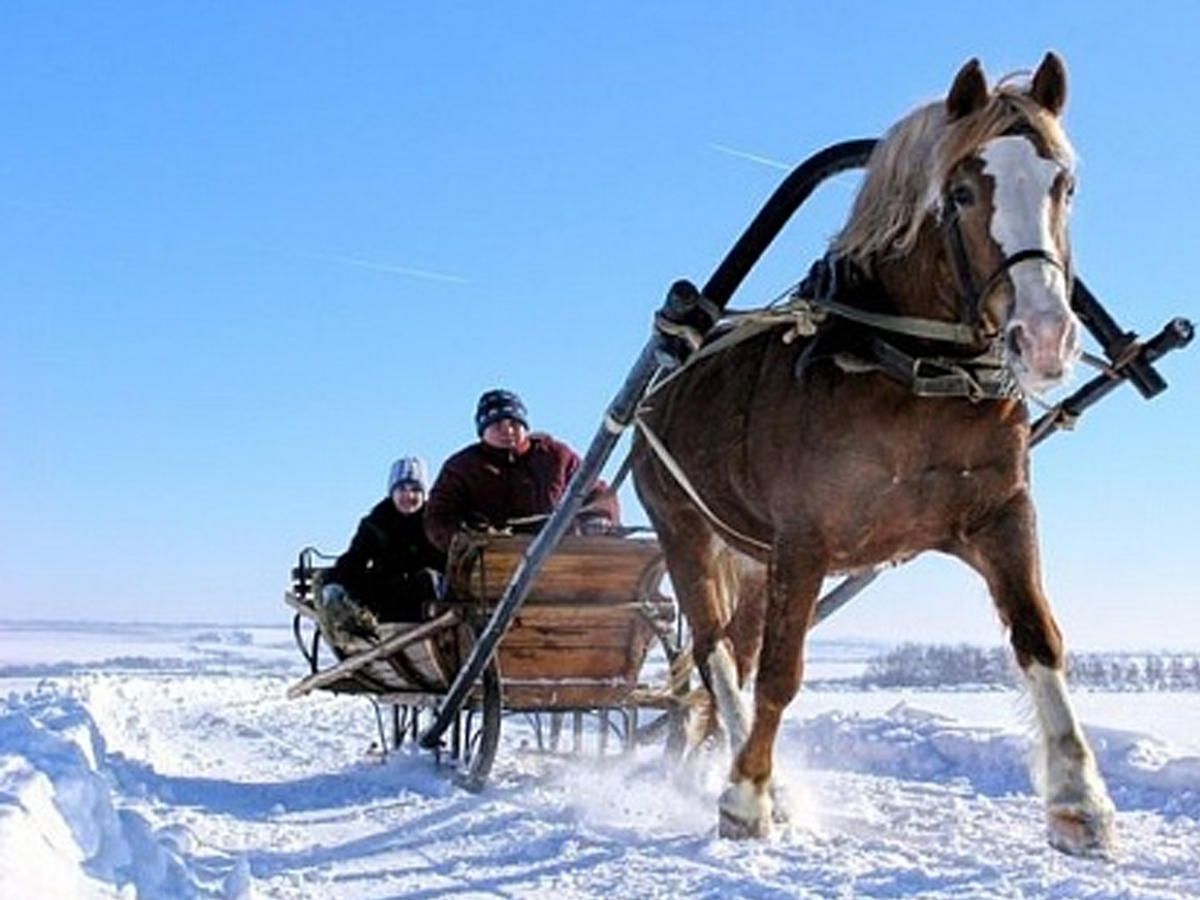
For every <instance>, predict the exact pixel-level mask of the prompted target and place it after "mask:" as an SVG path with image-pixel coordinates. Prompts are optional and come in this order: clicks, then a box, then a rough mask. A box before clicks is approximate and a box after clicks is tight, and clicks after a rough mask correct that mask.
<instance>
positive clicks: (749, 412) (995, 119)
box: [633, 52, 1114, 856]
mask: <svg viewBox="0 0 1200 900" xmlns="http://www.w3.org/2000/svg"><path fill="white" fill-rule="evenodd" d="M1066 93H1067V76H1066V70H1065V67H1064V65H1063V62H1062V60H1061V59H1060V58H1059V57H1058V56H1057V55H1056V54H1055V53H1053V52H1050V53H1047V54H1046V56H1045V58H1044V59H1043V60H1042V61H1041V63H1040V65H1039V66H1038V68H1037V69H1036V71H1035V72H1034V73H1033V74H1032V76H1026V77H1020V78H1016V77H1011V78H1006V79H1002V80H1001V81H1000V82H999V83H997V84H996V85H994V86H991V87H989V85H988V82H987V79H986V77H985V75H984V72H983V69H982V67H981V65H980V63H979V61H978V60H976V59H972V60H970V61H969V62H967V63H966V64H965V65H963V67H962V68H961V69H960V70H959V72H958V73H957V75H956V76H955V78H954V80H953V82H952V84H951V86H950V90H949V92H948V94H947V95H946V96H945V98H944V99H939V100H938V101H936V102H933V103H930V104H927V105H924V106H921V107H919V108H917V109H915V110H913V111H912V112H910V113H909V114H908V115H907V116H905V117H904V118H902V119H900V120H899V121H897V122H896V123H895V124H894V125H893V126H892V127H891V128H890V129H889V130H888V131H887V133H886V134H885V135H884V137H883V138H882V139H881V140H880V141H879V142H878V144H877V145H876V147H875V149H874V150H873V151H872V154H871V156H870V158H869V160H868V162H867V166H866V170H865V174H864V177H863V180H862V183H861V186H860V188H859V190H858V192H857V194H856V196H855V199H854V201H853V204H852V206H851V210H850V214H849V217H848V219H847V221H846V223H845V225H844V227H843V228H842V229H841V231H840V232H838V233H837V235H836V236H835V237H834V238H833V239H832V241H831V244H830V247H829V253H828V254H827V256H826V258H825V261H824V262H825V266H824V269H822V270H820V273H818V274H821V273H823V277H822V278H817V279H814V278H813V277H811V276H810V278H809V279H806V281H805V282H804V283H802V285H801V287H800V289H799V291H798V292H797V293H798V294H801V295H805V294H806V295H808V296H810V297H812V298H815V299H813V300H812V302H810V303H809V304H808V306H807V307H805V308H806V309H808V311H809V312H813V311H814V310H815V311H816V312H817V313H820V314H819V315H812V316H809V317H808V318H809V328H808V329H807V332H806V331H805V330H804V329H801V328H799V326H798V325H797V327H796V328H789V327H783V326H779V327H775V326H771V327H760V328H757V329H749V330H748V331H747V335H746V336H745V337H744V338H738V332H739V328H738V327H734V328H733V329H732V331H731V332H726V333H724V334H723V335H722V337H721V338H720V340H721V341H723V342H725V343H726V346H724V347H723V348H722V349H721V350H720V352H711V353H707V354H706V353H703V352H697V353H695V354H693V358H691V359H689V360H688V361H687V362H686V363H685V364H684V365H683V366H682V367H680V368H677V369H675V370H674V371H673V372H672V373H671V374H670V375H669V376H668V377H666V378H663V379H661V382H660V383H659V384H657V385H653V386H652V388H651V391H650V392H649V393H648V395H647V397H646V398H645V399H644V400H643V403H642V408H641V409H640V411H639V413H638V418H637V424H638V426H639V427H638V430H637V433H636V435H635V443H634V457H633V459H634V462H633V475H634V483H635V487H636V491H637V494H638V497H639V499H640V500H641V502H642V505H643V507H644V508H645V510H646V512H647V515H648V517H649V519H650V521H651V524H652V525H653V527H654V529H655V530H656V532H657V534H658V536H659V540H660V542H661V545H662V548H663V551H664V554H665V556H666V563H667V570H668V573H669V576H670V579H671V582H672V583H673V585H674V589H675V592H676V595H677V598H678V602H679V604H680V607H681V609H682V611H683V614H684V615H685V616H686V619H687V622H688V624H689V626H690V629H691V633H692V640H693V655H694V658H695V660H696V661H697V664H698V667H699V668H700V671H701V675H702V678H703V680H704V683H705V686H706V687H707V689H708V691H709V693H710V695H711V698H712V701H713V703H714V705H715V707H716V710H717V712H718V715H719V716H720V718H721V720H722V721H723V722H724V724H725V726H726V730H727V733H728V736H729V739H730V742H731V745H732V749H733V751H734V756H733V762H732V766H731V770H730V772H729V775H728V780H727V782H726V785H725V787H724V789H723V791H722V792H721V794H720V797H719V799H718V803H717V805H718V831H719V834H720V835H722V836H726V837H734V838H745V837H761V836H764V835H766V834H768V833H769V832H770V830H771V828H772V825H773V823H776V822H778V821H786V818H785V812H786V811H785V810H784V809H783V808H782V806H783V804H781V803H780V802H779V800H778V797H777V793H778V791H779V790H781V787H777V786H776V784H775V783H774V781H773V779H772V772H773V763H774V759H773V757H774V742H775V738H776V735H777V732H778V729H779V724H780V718H781V715H782V713H783V712H784V709H785V708H786V707H787V706H788V704H789V703H790V702H791V701H792V699H793V698H794V696H795V695H796V693H797V691H798V690H799V687H800V684H801V681H802V678H803V670H804V660H803V651H804V642H805V637H806V635H807V633H808V631H809V628H810V627H811V625H812V621H813V613H814V609H815V606H816V601H817V599H818V594H819V591H820V588H821V584H822V580H823V579H824V578H825V577H826V576H828V575H831V574H836V573H853V572H858V571H863V570H868V569H871V568H874V567H878V566H880V565H885V564H889V563H894V562H897V561H903V560H907V559H909V558H911V557H913V556H915V555H917V554H919V553H922V552H925V551H930V550H933V551H939V552H942V553H945V554H949V555H951V556H954V557H957V558H958V559H960V560H961V561H963V562H965V563H966V564H967V565H968V566H970V567H971V568H972V569H974V570H975V571H976V572H978V573H979V574H980V575H981V576H982V577H983V579H984V581H985V582H986V584H987V587H988V589H989V592H990V594H991V597H992V599H993V602H994V604H995V607H996V609H997V611H998V613H999V617H1000V619H1001V622H1002V624H1003V625H1004V626H1005V628H1006V630H1007V632H1008V635H1009V640H1010V643H1011V646H1012V649H1013V651H1014V653H1015V656H1016V661H1017V663H1018V665H1019V668H1020V671H1021V673H1022V676H1023V680H1024V682H1025V683H1026V685H1027V687H1028V692H1029V695H1030V697H1031V699H1032V706H1033V708H1034V710H1035V716H1034V720H1035V735H1034V740H1035V746H1034V763H1035V766H1034V775H1035V784H1037V786H1038V788H1039V790H1040V791H1041V793H1042V795H1043V801H1044V807H1045V811H1046V822H1047V829H1048V838H1049V842H1050V843H1051V845H1052V846H1054V847H1055V848H1057V849H1059V850H1062V851H1064V852H1067V853H1070V854H1074V855H1084V856H1105V855H1108V853H1109V851H1110V848H1111V846H1112V841H1113V818H1114V807H1113V804H1112V801H1111V800H1110V799H1109V796H1108V792H1107V789H1106V787H1105V784H1104V782H1103V780H1102V778H1101V776H1100V773H1099V770H1098V768H1097V766H1096V762H1095V756H1094V754H1093V752H1092V750H1091V748H1090V747H1089V746H1088V744H1087V741H1086V739H1085V738H1084V736H1083V733H1082V731H1081V728H1080V724H1079V721H1078V719H1077V717H1076V714H1075V712H1074V710H1073V708H1072V705H1071V702H1070V699H1069V697H1068V693H1067V687H1066V681H1065V670H1064V650H1063V639H1062V635H1061V633H1060V630H1059V627H1058V625H1057V623H1056V621H1055V619H1054V616H1053V613H1052V611H1051V608H1050V603H1049V600H1048V599H1047V596H1046V593H1045V591H1044V589H1043V586H1042V576H1041V572H1040V561H1039V547H1038V540H1037V532H1036V524H1035V509H1034V504H1033V501H1032V499H1031V493H1030V482H1029V461H1028V456H1029V449H1030V426H1029V417H1028V412H1027V409H1026V405H1025V397H1026V396H1028V395H1030V394H1033V395H1036V394H1039V393H1041V392H1044V391H1046V390H1047V389H1049V388H1052V387H1054V386H1056V385H1058V384H1060V383H1062V382H1063V381H1064V380H1065V379H1066V378H1067V376H1068V373H1069V370H1070V367H1071V364H1072V363H1073V362H1074V361H1075V359H1076V358H1077V357H1078V355H1079V353H1080V344H1079V321H1078V320H1077V319H1076V317H1075V315H1074V314H1073V312H1072V310H1071V307H1070V303H1069V298H1070V296H1071V289H1072V284H1073V281H1072V266H1071V255H1070V247H1069V241H1068V228H1067V226H1068V218H1069V213H1070V204H1071V195H1072V193H1073V189H1074V179H1075V175H1074V152H1073V150H1072V147H1071V144H1070V142H1069V140H1068V137H1067V135H1066V132H1065V130H1064V126H1063V123H1062V110H1063V107H1064V105H1065V102H1066ZM814 272H817V267H814ZM833 276H840V277H833ZM833 282H836V283H837V285H838V287H837V289H836V290H835V289H830V288H829V283H833ZM822 283H824V284H825V287H823V288H822V287H821V284H822ZM799 318H801V317H798V319H797V321H798V320H799ZM798 332H799V333H800V335H801V336H800V338H799V340H797V339H796V337H797V333H798ZM809 332H811V333H809ZM897 360H899V361H900V363H899V364H897V362H896V361H897ZM920 371H935V372H937V373H940V380H939V378H936V377H935V378H931V379H928V380H926V381H922V380H920V379H918V378H916V377H915V376H914V375H913V373H914V372H920ZM906 374H907V377H906ZM952 388H955V389H952ZM957 388H961V390H959V389H957ZM739 585H740V587H739ZM739 593H741V594H742V595H749V596H751V597H758V598H759V599H758V600H757V601H756V602H753V603H750V604H748V606H747V607H744V608H739V606H738V595H739ZM747 610H749V611H747ZM750 620H753V621H752V622H751V621H750ZM755 667H756V668H757V676H756V679H755V682H754V691H753V709H752V715H751V711H750V710H748V709H746V708H744V704H743V699H742V696H741V693H740V687H741V685H742V683H743V682H744V681H745V679H746V677H747V676H748V675H749V674H751V670H752V669H753V668H755Z"/></svg>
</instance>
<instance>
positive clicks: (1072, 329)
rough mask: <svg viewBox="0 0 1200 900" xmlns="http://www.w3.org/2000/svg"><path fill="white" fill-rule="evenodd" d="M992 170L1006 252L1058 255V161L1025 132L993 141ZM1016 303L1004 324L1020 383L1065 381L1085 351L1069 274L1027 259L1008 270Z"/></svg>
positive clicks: (1035, 388) (988, 160)
mask: <svg viewBox="0 0 1200 900" xmlns="http://www.w3.org/2000/svg"><path fill="white" fill-rule="evenodd" d="M980 157H981V158H982V159H983V163H984V166H983V171H984V173H985V174H986V175H989V176H991V178H992V180H993V183H994V188H993V200H992V202H993V208H994V211H993V213H992V222H991V234H992V239H993V240H995V241H996V243H997V245H999V247H1000V250H1001V252H1002V253H1003V254H1004V256H1005V257H1010V256H1012V255H1013V254H1014V253H1019V252H1020V251H1022V250H1045V251H1046V252H1047V253H1049V254H1051V255H1052V256H1053V257H1054V258H1055V259H1062V258H1063V255H1064V254H1063V249H1065V248H1059V247H1058V246H1056V245H1055V242H1054V235H1053V231H1052V228H1051V215H1050V214H1051V204H1052V203H1053V196H1052V194H1051V190H1052V189H1053V187H1054V182H1055V179H1057V178H1058V176H1059V175H1060V174H1061V172H1062V166H1061V164H1060V163H1059V162H1057V161H1055V160H1052V159H1046V158H1044V157H1042V156H1040V155H1039V154H1038V152H1037V149H1036V148H1035V147H1034V145H1033V143H1032V142H1031V141H1030V140H1029V139H1028V138H1026V137H1022V136H1019V135H1004V136H1001V137H998V138H995V139H993V140H991V141H989V142H988V143H987V144H986V145H984V147H983V149H982V150H981V151H980ZM1008 277H1009V278H1010V279H1011V280H1012V283H1013V298H1014V299H1013V309H1012V311H1011V313H1010V314H1009V318H1008V322H1007V324H1006V325H1005V333H1006V337H1007V338H1008V340H1007V342H1006V344H1007V346H1008V348H1009V356H1010V365H1011V367H1012V369H1013V373H1014V374H1015V375H1016V377H1017V380H1018V381H1019V382H1020V384H1021V386H1022V387H1023V388H1024V389H1025V390H1027V391H1030V392H1033V393H1037V392H1039V391H1043V390H1046V389H1047V388H1050V387H1053V386H1054V385H1056V384H1058V383H1059V382H1061V381H1062V380H1063V379H1064V378H1066V376H1067V372H1068V371H1069V369H1070V365H1071V363H1072V362H1073V361H1074V359H1075V357H1076V356H1077V355H1078V352H1079V323H1078V320H1076V318H1075V315H1074V313H1072V312H1071V306H1070V298H1069V297H1068V296H1067V282H1066V277H1065V275H1064V273H1063V271H1062V270H1061V269H1059V268H1058V267H1057V266H1055V265H1052V264H1051V263H1049V262H1048V261H1046V260H1044V259H1038V258H1032V259H1027V260H1023V261H1021V262H1019V263H1017V264H1016V265H1014V266H1012V267H1011V268H1010V269H1009V270H1008Z"/></svg>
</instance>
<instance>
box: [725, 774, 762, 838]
mask: <svg viewBox="0 0 1200 900" xmlns="http://www.w3.org/2000/svg"><path fill="white" fill-rule="evenodd" d="M717 809H718V811H719V815H720V818H719V819H718V821H717V833H718V834H719V835H721V837H724V838H733V839H735V840H744V839H745V838H763V837H766V836H767V835H769V834H770V833H771V812H772V810H771V800H770V798H769V797H768V796H767V792H766V791H764V790H760V789H756V788H754V787H752V786H751V785H750V784H749V782H740V783H736V784H731V785H729V787H727V788H726V789H725V790H724V792H722V794H721V799H720V800H719V801H718V803H717Z"/></svg>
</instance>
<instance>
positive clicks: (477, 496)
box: [425, 390, 619, 552]
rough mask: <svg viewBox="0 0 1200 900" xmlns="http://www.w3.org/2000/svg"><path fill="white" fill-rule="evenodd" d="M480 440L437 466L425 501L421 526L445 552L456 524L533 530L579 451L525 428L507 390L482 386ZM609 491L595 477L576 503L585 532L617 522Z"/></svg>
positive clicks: (478, 422) (558, 492) (478, 418)
mask: <svg viewBox="0 0 1200 900" xmlns="http://www.w3.org/2000/svg"><path fill="white" fill-rule="evenodd" d="M475 431H476V433H477V434H478V435H479V442H478V443H475V444H471V445H470V446H468V447H464V448H463V449H462V450H460V451H458V452H457V453H455V454H454V455H453V456H451V457H450V458H449V459H448V460H446V462H445V464H444V465H443V466H442V470H441V472H440V473H438V477H437V480H436V481H435V482H434V484H433V489H432V490H431V491H430V492H429V502H428V503H427V504H426V509H425V532H426V534H428V535H429V540H430V541H431V542H432V543H433V545H434V546H435V547H437V548H438V549H439V550H441V551H443V552H445V551H446V550H447V549H448V548H449V546H450V539H451V538H453V537H454V535H455V533H456V532H458V531H459V530H461V529H463V528H469V529H474V530H483V531H487V530H496V531H503V530H512V531H526V532H530V531H537V530H538V529H539V528H540V527H541V525H542V521H543V520H544V519H545V517H546V516H547V515H548V514H549V513H551V512H553V511H554V507H555V505H556V504H557V503H558V501H559V498H560V497H562V495H563V492H564V491H565V490H566V487H567V482H568V481H570V479H571V476H572V475H573V474H575V470H576V469H578V468H579V463H580V460H579V456H578V454H576V453H575V451H574V450H572V449H571V448H570V447H568V446H567V445H566V444H564V443H563V442H562V441H559V440H555V439H554V438H552V437H551V436H550V435H548V434H542V433H533V434H531V433H530V431H529V417H528V414H527V413H526V411H525V404H524V403H522V402H521V398H520V397H518V396H517V395H516V394H514V393H513V392H512V391H506V390H493V391H487V392H486V393H485V394H484V395H483V396H482V397H480V398H479V403H478V405H477V407H476V410H475ZM618 520H619V510H618V506H617V498H616V496H615V495H614V494H613V493H612V492H611V491H610V490H609V489H608V487H607V485H605V484H604V483H603V482H597V484H596V487H595V488H593V490H592V492H591V494H589V495H588V497H587V498H586V500H585V501H584V504H583V510H582V511H581V512H580V515H579V518H578V520H577V527H578V529H579V530H580V531H582V532H583V533H585V534H595V533H604V532H606V531H611V530H612V529H613V528H615V527H616V526H617V524H618Z"/></svg>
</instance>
